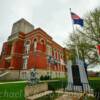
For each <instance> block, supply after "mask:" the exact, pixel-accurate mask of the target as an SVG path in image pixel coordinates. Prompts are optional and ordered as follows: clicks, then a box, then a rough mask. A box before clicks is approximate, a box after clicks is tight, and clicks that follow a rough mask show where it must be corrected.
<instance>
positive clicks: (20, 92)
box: [0, 77, 100, 100]
mask: <svg viewBox="0 0 100 100" xmlns="http://www.w3.org/2000/svg"><path fill="white" fill-rule="evenodd" d="M44 82H45V81H44ZM46 82H47V81H46ZM1 83H2V82H1ZM47 83H48V86H49V90H57V89H60V88H64V87H66V86H67V80H66V79H60V80H56V81H54V80H53V81H49V82H47ZM89 83H90V86H91V87H92V88H93V89H94V90H99V91H100V77H90V78H89ZM25 86H26V83H22V82H21V83H9V84H0V100H25V98H24V88H25ZM55 95H56V94H55ZM51 97H52V95H51ZM46 98H49V97H48V96H47V97H46ZM39 100H50V99H39ZM90 100H92V99H90Z"/></svg>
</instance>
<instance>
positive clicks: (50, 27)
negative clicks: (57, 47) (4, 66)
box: [0, 0, 100, 50]
mask: <svg viewBox="0 0 100 100" xmlns="http://www.w3.org/2000/svg"><path fill="white" fill-rule="evenodd" d="M99 4H100V0H0V50H1V47H2V43H3V42H4V41H6V39H7V37H8V36H9V35H10V33H11V27H12V24H13V23H14V22H15V21H17V20H19V19H20V18H22V17H23V18H25V19H26V20H28V21H29V22H31V23H32V24H33V25H34V26H35V27H41V28H43V29H44V30H45V31H46V32H48V34H49V35H51V36H52V37H53V38H54V40H55V41H57V42H58V43H60V44H62V43H63V41H64V40H65V39H68V36H69V33H70V32H71V31H72V25H71V18H70V13H69V8H70V7H71V8H72V10H73V12H75V13H77V14H79V15H80V16H81V17H83V16H84V14H85V13H86V12H87V11H89V10H91V9H93V8H95V7H97V6H100V5H99Z"/></svg>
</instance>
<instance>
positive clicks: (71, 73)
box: [67, 60, 91, 92]
mask: <svg viewBox="0 0 100 100" xmlns="http://www.w3.org/2000/svg"><path fill="white" fill-rule="evenodd" d="M67 69H68V72H67V73H68V85H67V90H68V91H80V92H82V91H84V92H90V91H91V88H90V85H89V82H88V78H87V74H86V70H85V67H84V63H83V61H81V60H77V61H76V64H74V65H73V64H72V62H71V61H68V63H67Z"/></svg>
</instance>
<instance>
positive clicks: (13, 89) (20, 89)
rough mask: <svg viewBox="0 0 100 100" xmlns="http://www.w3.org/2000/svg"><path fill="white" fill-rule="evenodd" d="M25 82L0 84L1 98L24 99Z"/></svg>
mask: <svg viewBox="0 0 100 100" xmlns="http://www.w3.org/2000/svg"><path fill="white" fill-rule="evenodd" d="M25 86H26V84H25V83H9V84H0V100H24V87H25Z"/></svg>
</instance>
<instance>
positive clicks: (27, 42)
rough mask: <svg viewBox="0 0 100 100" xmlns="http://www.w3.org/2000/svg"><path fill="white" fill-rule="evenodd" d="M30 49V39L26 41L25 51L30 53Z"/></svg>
mask: <svg viewBox="0 0 100 100" xmlns="http://www.w3.org/2000/svg"><path fill="white" fill-rule="evenodd" d="M29 51H30V41H26V42H25V53H26V54H28V53H29Z"/></svg>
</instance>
